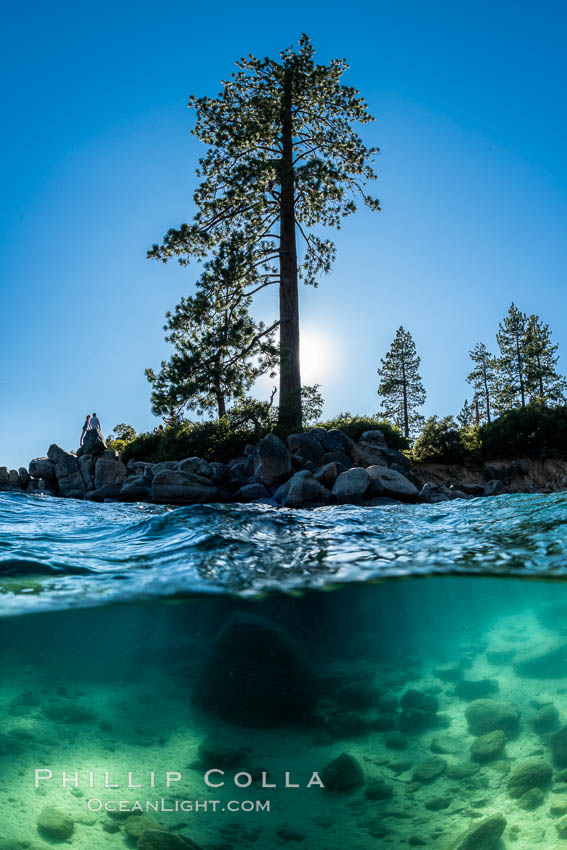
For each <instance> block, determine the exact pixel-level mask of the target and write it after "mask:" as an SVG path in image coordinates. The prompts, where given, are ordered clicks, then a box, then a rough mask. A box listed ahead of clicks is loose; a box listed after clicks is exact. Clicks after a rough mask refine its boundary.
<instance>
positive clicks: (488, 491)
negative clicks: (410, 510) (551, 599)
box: [0, 428, 567, 508]
mask: <svg viewBox="0 0 567 850" xmlns="http://www.w3.org/2000/svg"><path fill="white" fill-rule="evenodd" d="M562 490H567V461H564V460H561V459H550V458H526V457H524V458H516V459H512V460H492V461H489V462H485V463H483V462H480V461H479V462H478V463H471V462H469V463H465V464H450V463H431V462H428V463H422V464H414V465H412V464H411V463H410V461H409V460H408V458H407V457H406V456H405V455H404V454H402V453H401V452H399V451H398V450H397V449H393V448H390V447H389V446H388V445H387V443H386V440H385V438H384V435H383V433H382V432H381V431H379V430H373V431H365V432H364V433H363V434H362V435H361V437H360V439H359V440H358V441H355V440H353V439H351V438H350V437H348V436H347V435H346V434H345V433H343V432H342V431H339V430H337V429H332V430H329V431H326V430H324V429H323V428H312V429H311V430H310V431H308V432H306V433H300V434H292V435H290V436H289V437H288V439H287V445H286V444H285V443H284V442H283V441H282V440H281V439H280V438H279V437H277V436H276V435H275V434H269V435H268V436H266V437H264V438H263V439H262V440H260V442H259V443H257V444H256V445H247V446H246V447H245V449H244V453H243V455H242V456H240V457H236V458H233V459H232V460H230V461H229V462H228V463H220V462H218V461H211V462H209V461H206V460H203V459H202V458H199V457H191V458H184V459H181V460H177V461H162V462H160V463H150V462H146V461H139V460H129V461H128V462H127V463H126V464H124V462H123V461H122V460H121V458H120V456H119V455H118V453H117V452H116V451H115V450H114V449H109V448H108V447H107V446H106V443H105V441H104V439H103V438H102V436H101V435H100V434H99V433H98V432H97V431H94V430H93V431H89V432H87V435H86V438H85V442H84V445H83V446H82V447H81V448H80V449H79V450H78V451H77V452H76V453H75V452H68V451H66V450H65V449H62V448H61V447H60V446H58V445H56V444H55V443H54V444H52V445H51V446H50V447H49V449H48V452H47V455H46V456H45V457H40V458H34V459H33V460H31V461H30V463H29V466H28V468H27V469H26V468H24V467H22V468H20V469H19V470H10V469H8V468H7V467H0V492H25V493H35V492H39V493H45V494H46V495H51V496H60V497H62V498H73V499H79V500H86V501H95V502H105V501H110V502H122V503H128V502H144V503H149V504H162V505H175V506H184V505H194V504H211V503H223V504H231V503H232V504H234V503H236V504H243V503H244V504H246V503H254V502H256V503H264V504H270V505H273V506H276V507H294V508H303V507H317V506H321V505H333V504H338V505H341V504H342V505H344V504H354V505H366V506H380V505H385V504H396V503H426V504H435V503H438V502H445V501H449V500H452V499H471V498H478V497H481V496H482V497H488V496H494V495H501V494H503V493H553V492H561V491H562Z"/></svg>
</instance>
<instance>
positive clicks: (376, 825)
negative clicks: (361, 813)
mask: <svg viewBox="0 0 567 850" xmlns="http://www.w3.org/2000/svg"><path fill="white" fill-rule="evenodd" d="M368 832H369V833H370V835H371V836H372V837H373V838H385V837H386V836H387V835H389V833H390V830H389V828H388V827H387V826H386V824H385V823H384V821H383V820H382V818H374V820H372V821H370V823H369V824H368Z"/></svg>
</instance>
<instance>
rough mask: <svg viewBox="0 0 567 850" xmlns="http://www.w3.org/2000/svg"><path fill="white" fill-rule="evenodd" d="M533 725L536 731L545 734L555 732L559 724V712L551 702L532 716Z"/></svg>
mask: <svg viewBox="0 0 567 850" xmlns="http://www.w3.org/2000/svg"><path fill="white" fill-rule="evenodd" d="M532 726H533V727H534V729H535V731H536V732H539V733H540V734H545V733H546V732H553V731H554V730H555V729H557V727H558V726H559V712H558V711H557V709H556V708H555V706H554V705H552V704H551V703H550V704H549V705H544V706H543V708H540V709H539V711H536V713H535V714H534V716H533V717H532Z"/></svg>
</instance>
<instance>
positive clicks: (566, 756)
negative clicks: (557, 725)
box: [549, 726, 567, 767]
mask: <svg viewBox="0 0 567 850" xmlns="http://www.w3.org/2000/svg"><path fill="white" fill-rule="evenodd" d="M549 743H550V745H551V752H552V753H553V760H554V762H555V764H556V765H558V766H559V767H567V726H562V727H561V729H558V730H557V732H554V734H553V735H552V736H551V738H550V741H549Z"/></svg>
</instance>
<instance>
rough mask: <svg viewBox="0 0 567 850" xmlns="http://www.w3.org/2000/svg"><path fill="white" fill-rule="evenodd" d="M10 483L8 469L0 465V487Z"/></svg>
mask: <svg viewBox="0 0 567 850" xmlns="http://www.w3.org/2000/svg"><path fill="white" fill-rule="evenodd" d="M9 483H10V470H9V469H8V467H7V466H0V487H5V486H6V485H8V484H9Z"/></svg>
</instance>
